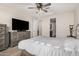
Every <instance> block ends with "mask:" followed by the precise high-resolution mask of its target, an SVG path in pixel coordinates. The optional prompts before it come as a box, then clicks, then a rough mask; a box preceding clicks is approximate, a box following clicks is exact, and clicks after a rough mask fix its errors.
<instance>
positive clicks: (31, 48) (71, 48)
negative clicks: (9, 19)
mask: <svg viewBox="0 0 79 59" xmlns="http://www.w3.org/2000/svg"><path fill="white" fill-rule="evenodd" d="M18 48H19V49H21V50H25V51H28V52H29V53H31V54H32V55H35V56H79V40H77V39H75V38H49V37H43V36H38V37H34V38H31V39H28V40H22V41H20V42H19V44H18Z"/></svg>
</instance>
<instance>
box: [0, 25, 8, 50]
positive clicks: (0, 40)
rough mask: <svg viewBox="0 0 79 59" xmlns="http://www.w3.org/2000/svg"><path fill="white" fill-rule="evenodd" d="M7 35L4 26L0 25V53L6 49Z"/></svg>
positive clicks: (5, 26)
mask: <svg viewBox="0 0 79 59" xmlns="http://www.w3.org/2000/svg"><path fill="white" fill-rule="evenodd" d="M8 45H9V35H8V29H7V25H6V24H0V51H1V50H4V49H6V48H8Z"/></svg>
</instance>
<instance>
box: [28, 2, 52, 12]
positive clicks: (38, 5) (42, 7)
mask: <svg viewBox="0 0 79 59" xmlns="http://www.w3.org/2000/svg"><path fill="white" fill-rule="evenodd" d="M35 5H36V7H28V8H29V9H37V10H39V11H40V10H42V11H44V12H48V11H47V9H49V7H48V6H50V5H51V3H47V4H44V3H35Z"/></svg>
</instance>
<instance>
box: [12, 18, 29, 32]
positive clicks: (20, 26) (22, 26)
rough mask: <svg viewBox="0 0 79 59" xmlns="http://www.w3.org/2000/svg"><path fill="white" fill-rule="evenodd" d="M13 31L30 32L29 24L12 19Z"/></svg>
mask: <svg viewBox="0 0 79 59" xmlns="http://www.w3.org/2000/svg"><path fill="white" fill-rule="evenodd" d="M12 30H17V31H25V30H29V22H28V21H23V20H20V19H15V18H12Z"/></svg>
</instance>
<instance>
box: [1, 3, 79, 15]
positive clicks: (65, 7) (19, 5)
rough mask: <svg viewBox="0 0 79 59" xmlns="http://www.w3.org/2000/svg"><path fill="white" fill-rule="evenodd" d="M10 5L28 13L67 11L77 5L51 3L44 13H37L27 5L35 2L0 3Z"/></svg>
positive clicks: (33, 5) (32, 5) (72, 9)
mask: <svg viewBox="0 0 79 59" xmlns="http://www.w3.org/2000/svg"><path fill="white" fill-rule="evenodd" d="M0 5H5V6H10V7H16V8H18V9H22V10H24V11H26V12H28V13H29V14H30V15H37V16H39V15H44V14H45V15H47V14H51V13H52V14H53V13H63V12H69V11H74V10H75V9H76V7H77V6H78V5H79V4H78V3H51V6H50V7H49V9H47V10H48V12H47V13H45V12H43V11H40V12H39V13H38V14H37V13H36V12H38V10H37V9H28V7H35V6H36V5H35V3H6V4H0Z"/></svg>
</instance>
